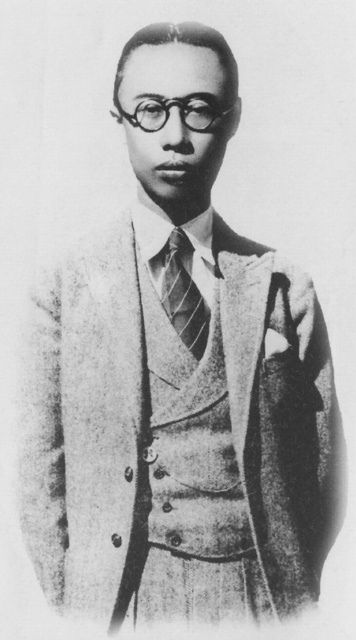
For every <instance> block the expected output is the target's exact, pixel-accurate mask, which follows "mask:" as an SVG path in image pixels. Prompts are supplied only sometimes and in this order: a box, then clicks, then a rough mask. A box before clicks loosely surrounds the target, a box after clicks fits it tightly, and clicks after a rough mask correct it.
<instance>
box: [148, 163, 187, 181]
mask: <svg viewBox="0 0 356 640" xmlns="http://www.w3.org/2000/svg"><path fill="white" fill-rule="evenodd" d="M156 171H158V173H159V174H160V175H161V177H162V178H164V179H166V180H168V181H169V182H180V181H184V180H186V179H187V178H188V177H189V176H190V175H191V174H192V171H193V168H192V166H191V165H190V164H188V163H187V162H163V163H162V164H159V165H158V166H157V167H156Z"/></svg>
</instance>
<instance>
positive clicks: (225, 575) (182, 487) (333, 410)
mask: <svg viewBox="0 0 356 640" xmlns="http://www.w3.org/2000/svg"><path fill="white" fill-rule="evenodd" d="M114 104H115V107H116V112H115V113H114V115H115V117H116V118H117V120H118V122H119V123H120V125H121V126H123V127H124V129H125V134H126V139H127V145H128V150H129V155H130V161H131V164H132V167H133V170H134V172H135V174H136V177H137V179H138V197H137V199H136V200H135V202H134V203H133V205H132V207H131V208H130V211H128V212H126V213H125V214H124V215H123V216H122V217H121V218H120V219H119V220H118V221H117V223H116V225H115V226H114V228H110V229H109V230H105V231H103V233H102V234H101V235H100V237H96V238H89V239H88V241H87V242H86V244H85V245H82V246H81V248H80V251H78V250H76V251H75V252H72V253H71V254H69V256H67V257H66V259H63V260H62V262H61V264H60V265H59V267H57V268H56V269H55V270H52V272H48V271H47V272H46V273H45V274H44V275H43V276H42V277H41V279H40V281H39V282H38V285H37V289H36V292H35V294H34V296H33V302H34V305H33V316H32V321H31V338H30V340H29V343H28V344H29V350H30V351H29V353H27V360H28V363H29V364H28V367H30V372H29V374H28V376H27V381H26V385H25V392H26V398H27V404H26V411H25V413H24V417H23V424H24V425H25V426H26V428H27V435H26V438H24V447H23V455H22V466H21V469H22V486H23V489H22V493H23V497H22V522H23V529H24V533H25V536H26V540H27V544H28V548H29V551H30V554H31V556H32V558H33V561H34V564H35V568H36V571H37V574H38V576H39V579H40V581H41V584H42V586H43V589H44V591H45V593H46V595H47V597H48V599H49V600H50V602H51V603H52V604H53V605H55V606H57V607H58V608H59V609H60V610H61V611H62V612H63V613H64V614H66V615H73V616H77V617H79V618H88V619H93V620H95V621H96V622H97V623H99V624H100V625H101V626H102V627H103V628H105V629H109V628H110V630H114V632H116V630H117V629H118V628H119V627H120V624H121V623H122V621H123V619H124V618H125V616H126V615H127V612H128V611H129V612H131V614H130V615H132V616H133V617H134V619H135V621H136V622H137V624H142V625H147V624H151V623H157V622H167V621H174V620H179V621H182V620H184V621H186V622H187V623H190V622H192V623H197V622H201V621H204V622H208V623H214V622H220V621H231V622H233V623H236V624H237V623H238V622H244V621H246V620H261V621H263V620H277V619H283V618H285V617H286V616H288V615H291V614H295V613H298V612H299V611H301V610H303V609H304V608H305V607H307V606H310V605H311V604H312V603H314V602H315V601H316V600H317V599H318V595H319V583H320V574H321V570H322V566H323V562H324V560H325V557H326V555H327V552H328V550H329V548H330V546H331V545H332V543H333V541H334V538H335V535H336V533H337V530H338V528H339V523H340V515H341V508H340V501H339V498H338V494H339V492H340V489H341V483H340V478H339V475H340V471H341V468H342V466H343V459H342V436H341V433H340V424H339V413H338V408H337V403H336V398H335V391H334V384H333V373H332V365H331V360H330V351H329V347H328V341H327V334H326V330H325V326H324V322H323V319H322V315H321V311H320V308H319V306H318V303H317V300H316V297H315V293H314V289H313V286H312V283H311V281H310V279H309V278H308V277H307V276H306V275H305V274H303V273H302V272H300V271H299V270H298V269H296V268H295V267H294V266H293V265H291V264H289V263H288V262H287V261H286V260H284V259H282V258H281V257H280V256H279V255H278V253H275V252H274V251H271V250H269V249H268V248H267V247H263V246H261V245H258V244H256V243H254V242H251V241H250V240H247V239H245V238H242V237H240V236H238V235H236V234H235V233H234V232H232V230H231V229H229V227H227V225H226V224H225V223H224V222H223V220H222V219H221V218H220V217H219V215H218V214H217V213H216V212H215V211H214V210H213V208H212V206H211V201H210V194H211V188H212V186H213V184H214V181H215V179H216V176H217V174H218V171H219V168H220V166H221V163H222V161H223V158H224V154H225V150H226V146H227V143H228V141H229V140H230V138H231V137H232V136H233V134H234V133H235V131H236V129H237V126H238V123H239V117H240V110H241V102H240V98H239V97H238V75H237V66H236V62H235V60H234V57H233V55H232V53H231V50H230V48H229V47H228V45H227V43H226V42H225V40H224V38H223V37H222V36H221V35H220V34H219V33H218V32H216V31H215V30H213V29H211V28H208V27H204V26H203V25H199V24H188V23H183V24H180V25H171V24H157V25H151V26H149V27H146V28H144V29H142V30H140V31H139V32H138V33H136V34H135V35H134V36H133V37H132V38H131V40H129V42H128V43H127V44H126V46H125V48H124V50H123V53H122V55H121V58H120V61H119V65H118V70H117V75H116V80H115V89H114Z"/></svg>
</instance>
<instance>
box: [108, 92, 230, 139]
mask: <svg viewBox="0 0 356 640" xmlns="http://www.w3.org/2000/svg"><path fill="white" fill-rule="evenodd" d="M146 100H149V98H146ZM151 100H154V101H155V102H158V103H160V104H162V106H163V107H164V110H165V114H166V118H165V120H164V122H163V123H162V125H161V126H160V127H159V128H158V129H146V128H145V127H143V126H142V125H141V124H140V123H139V122H138V120H137V112H138V109H139V107H140V106H141V105H142V104H143V102H145V100H142V102H139V104H138V105H137V106H136V109H135V112H134V113H133V114H131V113H127V111H125V110H124V109H123V108H122V106H121V104H120V102H119V100H117V102H116V106H117V110H118V112H119V114H120V116H122V117H123V118H125V119H126V120H127V121H128V122H129V123H130V124H131V125H132V126H133V127H139V128H140V129H141V130H142V131H145V132H146V133H156V132H157V131H160V130H161V129H163V127H164V126H165V125H166V124H167V122H168V119H169V116H170V111H169V109H170V108H171V107H174V106H178V107H179V111H180V117H181V119H182V122H183V124H184V125H185V126H186V127H187V129H189V130H190V131H195V132H197V133H205V132H208V130H209V129H210V127H211V126H212V124H213V122H214V121H215V120H216V118H223V117H224V116H226V115H227V114H228V113H231V111H233V109H234V108H235V107H236V104H237V101H236V102H234V104H233V105H232V106H231V107H229V108H228V109H225V110H224V111H218V110H216V113H215V115H214V117H213V119H212V121H211V122H210V123H209V124H208V125H207V126H206V127H204V129H196V128H195V127H192V126H191V125H189V124H188V123H187V122H186V121H185V116H182V112H183V113H185V112H184V109H185V108H186V106H187V103H188V101H184V100H182V99H180V98H166V99H165V100H159V99H158V98H151ZM190 100H192V98H190ZM206 104H207V105H208V106H211V105H209V103H208V102H207V103H206ZM212 109H213V110H214V111H215V109H214V107H212ZM110 113H111V115H112V116H113V118H116V119H117V120H119V116H118V114H117V113H115V112H114V111H110Z"/></svg>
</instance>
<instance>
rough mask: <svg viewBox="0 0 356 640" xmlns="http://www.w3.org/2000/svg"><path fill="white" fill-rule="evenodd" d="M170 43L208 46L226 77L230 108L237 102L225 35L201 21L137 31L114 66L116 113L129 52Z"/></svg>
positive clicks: (234, 72) (235, 72)
mask: <svg viewBox="0 0 356 640" xmlns="http://www.w3.org/2000/svg"><path fill="white" fill-rule="evenodd" d="M173 42H181V43H184V44H191V45H194V46H195V47H207V48H208V49H212V51H215V53H216V54H217V56H218V58H219V60H220V62H221V64H222V65H223V67H224V68H225V69H226V71H227V74H228V78H229V82H228V98H229V102H230V101H231V105H232V104H234V102H236V99H237V98H238V90H239V76H238V67H237V63H236V60H235V57H234V54H233V53H232V51H231V49H230V47H229V45H228V44H227V42H226V40H225V38H224V36H223V35H222V34H221V33H220V32H219V31H217V30H216V29H213V28H212V27H208V26H206V25H204V24H201V23H200V22H181V23H179V24H172V23H170V22H157V23H153V24H149V25H147V26H146V27H143V28H142V29H139V31H136V33H134V35H133V36H132V37H131V38H130V40H128V42H126V44H125V46H124V48H123V50H122V53H121V56H120V59H119V62H118V65H117V71H116V76H115V84H114V96H113V100H114V105H115V107H116V108H117V109H118V110H120V109H119V99H118V92H119V88H120V85H121V82H122V80H123V77H124V74H125V66H126V63H127V61H128V59H129V57H130V55H131V54H132V52H133V51H135V49H138V48H139V47H141V46H142V45H145V44H148V45H160V44H170V43H173Z"/></svg>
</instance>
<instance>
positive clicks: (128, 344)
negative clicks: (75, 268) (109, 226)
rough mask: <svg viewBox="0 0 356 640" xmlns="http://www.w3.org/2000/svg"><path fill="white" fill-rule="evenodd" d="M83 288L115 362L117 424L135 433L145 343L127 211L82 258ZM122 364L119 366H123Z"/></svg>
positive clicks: (140, 403) (142, 391)
mask: <svg viewBox="0 0 356 640" xmlns="http://www.w3.org/2000/svg"><path fill="white" fill-rule="evenodd" d="M85 268H86V273H87V278H88V285H89V288H90V291H91V295H92V297H93V301H94V303H95V304H96V305H97V308H98V311H99V314H100V315H101V317H102V318H103V320H104V323H105V327H106V328H107V331H108V332H109V333H110V339H111V345H112V353H113V354H114V358H116V362H117V368H116V371H117V385H118V386H117V400H118V402H119V403H120V411H121V415H122V421H123V422H124V421H125V420H127V424H129V423H131V424H132V420H133V421H134V423H135V425H136V428H137V429H138V433H140V428H141V422H142V419H143V417H144V415H145V411H144V399H145V398H147V393H145V379H144V371H145V367H144V364H145V358H146V350H145V340H144V333H143V322H142V312H141V299H140V292H139V284H138V275H137V265H136V254H135V243H134V233H133V227H132V223H131V217H130V214H129V212H125V213H124V215H123V216H122V218H121V219H120V220H119V221H118V222H117V223H116V224H115V227H114V228H113V230H112V234H111V235H110V237H109V240H108V241H107V243H106V245H105V247H102V246H100V251H98V253H97V255H96V254H95V253H94V254H93V255H92V256H90V258H89V259H88V258H87V259H86V264H85ZM123 363H124V364H123Z"/></svg>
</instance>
